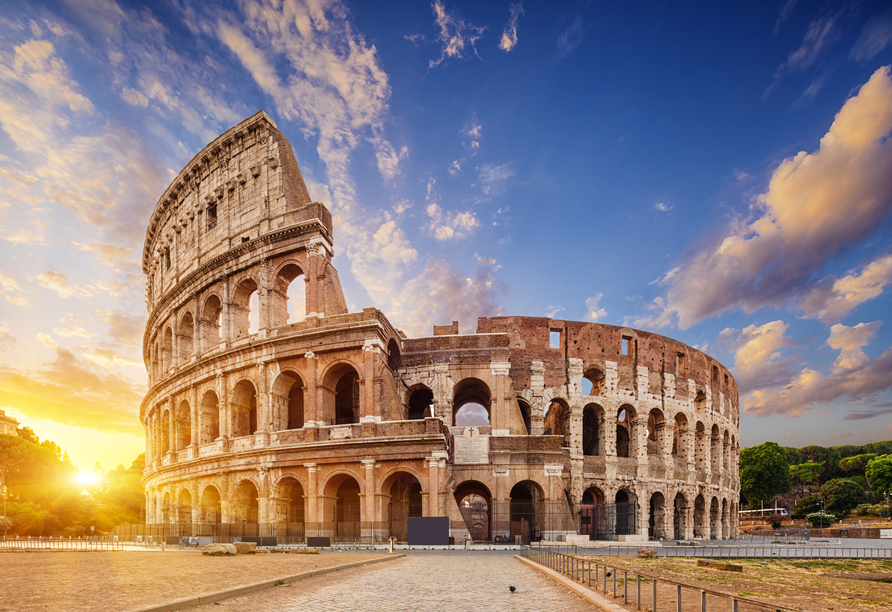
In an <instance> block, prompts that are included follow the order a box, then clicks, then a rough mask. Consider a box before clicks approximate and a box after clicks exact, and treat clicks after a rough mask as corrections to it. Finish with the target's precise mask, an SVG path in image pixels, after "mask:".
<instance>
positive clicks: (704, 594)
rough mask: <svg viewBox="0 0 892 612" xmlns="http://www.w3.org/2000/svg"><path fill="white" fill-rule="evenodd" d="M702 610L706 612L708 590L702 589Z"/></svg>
mask: <svg viewBox="0 0 892 612" xmlns="http://www.w3.org/2000/svg"><path fill="white" fill-rule="evenodd" d="M700 612H706V591H700Z"/></svg>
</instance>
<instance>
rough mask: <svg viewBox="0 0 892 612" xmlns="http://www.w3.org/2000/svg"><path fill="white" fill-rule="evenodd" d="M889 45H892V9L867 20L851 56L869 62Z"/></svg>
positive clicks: (858, 60)
mask: <svg viewBox="0 0 892 612" xmlns="http://www.w3.org/2000/svg"><path fill="white" fill-rule="evenodd" d="M889 45H892V9H889V10H886V11H885V12H883V13H880V14H879V15H874V16H873V17H871V18H870V19H868V20H867V23H865V24H864V27H863V28H861V35H860V36H859V37H858V40H857V41H855V45H854V46H853V47H852V51H851V53H850V54H849V57H851V58H852V59H853V60H855V61H856V62H867V61H870V60H872V59H873V58H875V57H876V56H877V55H879V54H880V53H881V52H882V51H883V49H885V48H886V47H888V46H889Z"/></svg>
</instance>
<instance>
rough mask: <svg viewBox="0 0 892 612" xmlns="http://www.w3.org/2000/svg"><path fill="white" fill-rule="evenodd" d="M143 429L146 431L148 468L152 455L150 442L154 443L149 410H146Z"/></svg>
mask: <svg viewBox="0 0 892 612" xmlns="http://www.w3.org/2000/svg"><path fill="white" fill-rule="evenodd" d="M143 429H144V430H145V432H146V467H147V468H150V467H151V465H152V460H153V459H154V456H153V450H154V449H153V448H152V444H154V435H153V432H152V414H151V411H146V416H145V421H143Z"/></svg>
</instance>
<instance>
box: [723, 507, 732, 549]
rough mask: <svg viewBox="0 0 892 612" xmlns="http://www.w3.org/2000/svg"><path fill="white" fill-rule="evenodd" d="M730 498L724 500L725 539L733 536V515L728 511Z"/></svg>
mask: <svg viewBox="0 0 892 612" xmlns="http://www.w3.org/2000/svg"><path fill="white" fill-rule="evenodd" d="M728 506H729V504H728V500H727V498H725V499H723V500H722V538H724V539H725V540H729V539H731V538H732V535H731V516H730V514H729V513H728Z"/></svg>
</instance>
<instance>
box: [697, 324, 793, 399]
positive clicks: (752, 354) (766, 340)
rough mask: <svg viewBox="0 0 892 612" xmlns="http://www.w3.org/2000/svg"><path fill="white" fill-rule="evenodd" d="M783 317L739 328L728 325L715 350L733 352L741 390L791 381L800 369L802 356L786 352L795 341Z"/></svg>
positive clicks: (736, 376) (745, 391)
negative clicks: (798, 356) (790, 336)
mask: <svg viewBox="0 0 892 612" xmlns="http://www.w3.org/2000/svg"><path fill="white" fill-rule="evenodd" d="M787 329H788V326H787V324H786V323H784V322H783V321H772V322H770V323H765V324H764V325H756V324H755V323H754V324H752V325H749V326H748V327H745V328H744V329H741V330H737V329H733V328H725V329H723V330H722V332H721V333H720V334H719V337H718V340H716V343H715V345H713V347H712V350H729V351H733V352H734V366H733V367H732V368H731V369H732V371H733V372H734V378H735V379H736V380H737V384H738V386H739V388H740V392H741V393H749V392H750V391H754V390H756V389H764V388H766V387H775V386H777V385H779V384H786V383H788V382H789V381H790V380H791V379H792V377H793V376H794V375H795V374H796V372H797V371H798V365H799V363H800V360H799V359H798V358H796V357H795V356H790V355H787V354H786V350H787V349H789V348H790V347H791V346H792V344H793V342H792V340H791V339H790V338H789V337H788V336H787V335H786V332H787Z"/></svg>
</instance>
